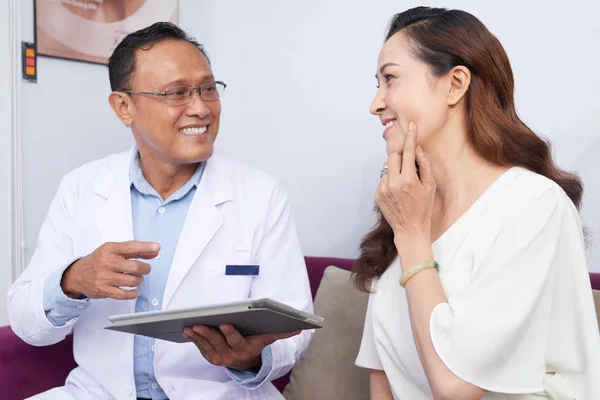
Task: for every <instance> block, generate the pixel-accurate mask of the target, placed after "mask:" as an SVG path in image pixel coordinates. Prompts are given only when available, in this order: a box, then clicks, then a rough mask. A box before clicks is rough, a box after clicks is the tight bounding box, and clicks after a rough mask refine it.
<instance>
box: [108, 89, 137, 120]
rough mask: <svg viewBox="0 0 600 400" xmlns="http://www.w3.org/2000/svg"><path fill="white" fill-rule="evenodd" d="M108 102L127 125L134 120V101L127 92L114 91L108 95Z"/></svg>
mask: <svg viewBox="0 0 600 400" xmlns="http://www.w3.org/2000/svg"><path fill="white" fill-rule="evenodd" d="M108 103H109V104H110V106H111V107H112V109H113V110H114V111H115V114H117V117H119V119H120V120H121V122H122V123H124V124H125V125H127V126H130V125H131V124H132V122H133V117H132V113H133V101H132V100H131V97H129V96H128V95H127V94H126V93H123V92H112V93H111V94H110V95H109V96H108Z"/></svg>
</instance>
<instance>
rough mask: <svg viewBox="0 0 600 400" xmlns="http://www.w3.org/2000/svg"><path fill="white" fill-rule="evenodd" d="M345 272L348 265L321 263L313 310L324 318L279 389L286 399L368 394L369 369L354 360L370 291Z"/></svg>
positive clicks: (349, 397) (347, 397)
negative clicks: (361, 289) (288, 381)
mask: <svg viewBox="0 0 600 400" xmlns="http://www.w3.org/2000/svg"><path fill="white" fill-rule="evenodd" d="M349 278H350V271H345V270H343V269H340V268H337V267H333V266H330V267H327V268H326V269H325V272H324V274H323V279H322V280H321V284H320V285H319V289H318V290H317V295H316V297H315V314H317V315H320V316H322V317H323V318H325V322H324V325H323V328H322V329H317V330H316V331H315V334H314V336H313V338H312V340H311V342H310V344H309V346H308V349H307V350H306V353H305V354H304V356H303V357H302V358H301V359H300V360H299V361H298V363H296V365H295V366H294V369H293V370H292V374H291V377H290V383H289V384H288V385H287V386H286V388H285V390H284V392H283V396H284V397H285V398H286V399H288V400H319V399H324V400H331V399H344V400H355V399H356V400H359V399H360V400H363V399H369V371H368V370H367V369H363V368H359V367H357V366H356V365H354V361H355V360H356V356H357V355H358V350H359V348H360V342H361V339H362V332H363V326H364V321H365V313H366V311H367V302H368V299H369V296H368V294H367V293H363V292H360V291H359V290H358V289H356V288H354V287H353V286H352V282H351V281H350V280H349Z"/></svg>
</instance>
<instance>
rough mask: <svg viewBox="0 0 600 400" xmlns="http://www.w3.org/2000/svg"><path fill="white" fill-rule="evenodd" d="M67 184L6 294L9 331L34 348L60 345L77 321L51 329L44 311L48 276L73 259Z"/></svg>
mask: <svg viewBox="0 0 600 400" xmlns="http://www.w3.org/2000/svg"><path fill="white" fill-rule="evenodd" d="M68 180H69V179H68V177H65V178H64V179H63V181H62V182H61V183H60V185H59V188H58V192H57V194H56V196H55V197H54V199H53V200H52V203H51V204H50V209H49V210H48V214H47V216H46V219H45V220H44V223H43V224H42V228H41V230H40V234H39V236H38V241H37V245H36V248H35V251H34V253H33V257H32V258H31V261H30V263H29V265H28V266H27V268H26V269H25V271H23V273H22V274H21V276H19V278H18V279H17V280H16V281H15V282H14V283H13V285H12V286H11V288H10V289H9V291H8V317H9V321H10V325H11V328H12V330H13V331H14V332H15V334H16V335H18V336H19V337H20V338H21V339H23V341H25V342H26V343H29V344H31V345H34V346H46V345H51V344H54V343H58V342H60V341H61V340H63V339H64V338H65V336H67V335H68V334H69V333H71V330H72V329H73V325H74V324H75V322H76V321H77V318H76V317H75V318H71V319H69V320H68V321H66V323H65V324H64V325H62V326H54V325H53V324H52V322H51V321H50V320H49V319H48V317H47V315H46V310H45V309H44V286H45V285H46V284H51V282H52V278H51V275H52V274H57V272H56V271H58V270H64V269H65V268H67V266H69V265H70V264H71V263H72V262H73V261H75V259H76V257H74V255H73V221H74V219H75V218H74V217H75V213H76V211H77V210H76V201H75V197H74V195H73V191H72V190H71V189H70V188H69V184H68ZM48 278H50V279H48Z"/></svg>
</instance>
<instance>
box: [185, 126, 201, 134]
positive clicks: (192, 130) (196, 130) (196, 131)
mask: <svg viewBox="0 0 600 400" xmlns="http://www.w3.org/2000/svg"><path fill="white" fill-rule="evenodd" d="M179 132H181V133H183V134H184V135H201V134H203V133H204V132H206V127H205V126H203V127H198V128H183V129H180V130H179Z"/></svg>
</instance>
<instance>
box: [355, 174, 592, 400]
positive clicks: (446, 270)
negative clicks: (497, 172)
mask: <svg viewBox="0 0 600 400" xmlns="http://www.w3.org/2000/svg"><path fill="white" fill-rule="evenodd" d="M433 253H434V255H435V258H436V260H437V261H438V263H439V265H440V272H439V276H440V279H441V282H442V285H443V287H444V291H445V293H446V296H447V298H448V303H441V304H439V305H438V306H436V307H435V309H434V310H433V313H432V315H431V320H430V331H431V339H432V342H433V345H434V348H435V350H436V352H437V354H438V356H439V357H440V359H441V360H442V361H443V362H444V364H445V365H446V366H447V367H448V368H449V369H450V370H451V371H452V372H453V373H454V374H455V375H457V376H458V377H460V378H461V379H463V380H465V381H467V382H469V383H471V384H473V385H476V386H478V387H480V388H482V389H484V390H486V391H487V393H486V395H485V396H484V397H483V398H484V399H486V400H492V399H493V400H497V399H511V400H517V399H518V400H526V399H527V400H529V399H531V400H533V399H535V400H541V399H542V398H544V397H540V394H542V393H544V392H545V393H546V395H547V396H548V398H552V399H557V400H563V399H577V400H597V399H600V333H599V332H598V324H597V320H596V314H595V308H594V303H593V298H592V291H591V285H590V279H589V275H588V269H587V265H586V260H585V246H584V239H583V234H582V228H581V225H580V219H579V214H578V212H577V209H576V208H575V206H574V205H573V203H572V202H571V200H570V199H569V198H568V197H567V195H566V194H565V192H564V191H563V190H562V189H561V188H560V187H559V186H558V185H556V184H555V183H554V182H553V181H551V180H549V179H547V178H545V177H543V176H541V175H538V174H535V173H533V172H531V171H528V170H526V169H524V168H518V167H514V168H511V169H509V170H508V171H507V172H505V173H504V174H503V175H502V176H501V177H499V178H498V179H497V180H496V181H495V182H494V183H493V184H492V185H491V186H490V187H489V188H488V189H487V190H486V191H485V193H484V194H483V195H482V196H481V197H480V198H479V199H478V200H477V201H476V202H475V204H473V206H472V207H471V208H470V209H469V210H468V211H467V212H466V213H465V214H464V215H463V216H462V217H461V218H460V219H459V220H458V221H456V222H455V223H454V225H452V226H451V227H450V228H449V229H448V230H447V231H446V232H445V233H444V234H443V235H442V236H441V237H440V238H439V239H438V240H437V241H435V242H434V243H433ZM400 273H401V269H400V263H399V261H398V259H396V260H395V261H394V262H393V263H392V265H391V266H390V267H389V268H388V269H387V270H386V271H385V273H384V274H383V275H382V276H381V277H380V278H379V279H378V280H375V281H374V282H373V286H372V289H373V293H372V294H371V295H370V297H369V306H368V310H367V316H366V321H365V327H364V333H363V338H362V344H361V347H360V352H359V354H358V358H357V360H356V364H357V365H358V366H360V367H364V368H370V369H377V370H384V371H385V373H386V375H387V377H388V379H389V382H390V386H391V388H392V392H393V393H394V398H395V399H401V400H425V399H432V398H433V395H432V393H431V389H430V388H429V384H428V382H427V378H426V376H425V372H424V370H423V367H422V365H421V362H420V360H419V356H418V354H417V350H416V346H415V343H414V339H413V334H412V331H411V327H410V319H409V314H408V306H407V302H406V292H405V290H404V289H403V288H402V287H401V286H400V284H399V283H398V281H399V279H400Z"/></svg>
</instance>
